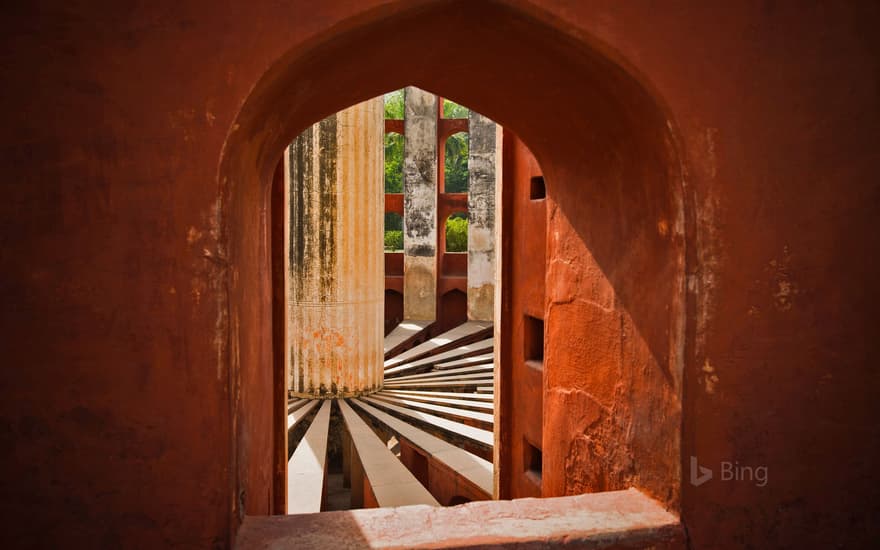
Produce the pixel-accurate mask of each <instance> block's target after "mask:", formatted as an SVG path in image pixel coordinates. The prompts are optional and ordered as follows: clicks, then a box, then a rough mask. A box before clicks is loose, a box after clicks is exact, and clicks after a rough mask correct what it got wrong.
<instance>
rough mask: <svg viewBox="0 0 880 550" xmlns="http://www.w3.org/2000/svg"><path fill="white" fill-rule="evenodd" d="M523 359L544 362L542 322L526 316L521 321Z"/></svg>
mask: <svg viewBox="0 0 880 550" xmlns="http://www.w3.org/2000/svg"><path fill="white" fill-rule="evenodd" d="M523 359H525V360H526V361H538V362H541V361H544V320H543V319H538V318H536V317H532V316H530V315H526V316H525V319H524V320H523Z"/></svg>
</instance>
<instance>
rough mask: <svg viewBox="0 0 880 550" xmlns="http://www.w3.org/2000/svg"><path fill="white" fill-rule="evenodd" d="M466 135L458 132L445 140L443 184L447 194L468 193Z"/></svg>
mask: <svg viewBox="0 0 880 550" xmlns="http://www.w3.org/2000/svg"><path fill="white" fill-rule="evenodd" d="M468 143H469V142H468V134H467V133H466V132H459V133H457V134H453V135H451V136H449V138H447V140H446V160H445V164H444V166H445V170H446V172H445V174H446V175H445V176H444V177H445V182H444V184H443V185H444V187H443V189H444V190H445V191H446V192H447V193H467V192H468Z"/></svg>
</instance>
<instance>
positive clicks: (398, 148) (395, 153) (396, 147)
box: [385, 133, 403, 193]
mask: <svg viewBox="0 0 880 550" xmlns="http://www.w3.org/2000/svg"><path fill="white" fill-rule="evenodd" d="M385 192H386V193H403V136H402V135H400V134H394V133H390V134H385Z"/></svg>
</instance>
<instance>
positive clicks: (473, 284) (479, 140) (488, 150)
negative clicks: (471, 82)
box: [467, 111, 501, 321]
mask: <svg viewBox="0 0 880 550" xmlns="http://www.w3.org/2000/svg"><path fill="white" fill-rule="evenodd" d="M468 118H469V120H468V133H469V139H470V149H469V153H468V288H467V313H468V319H470V320H472V321H491V320H492V318H493V313H494V302H495V190H496V189H497V188H500V187H499V186H500V181H501V132H500V129H499V128H498V126H497V125H496V124H495V123H494V122H492V121H491V120H489V119H488V118H486V117H484V116H483V115H481V114H479V113H476V112H474V111H471V112H470V115H469V116H468Z"/></svg>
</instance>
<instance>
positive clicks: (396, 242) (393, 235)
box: [385, 230, 403, 252]
mask: <svg viewBox="0 0 880 550" xmlns="http://www.w3.org/2000/svg"><path fill="white" fill-rule="evenodd" d="M401 250H403V231H400V230H386V231H385V252H399V251H401Z"/></svg>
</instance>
